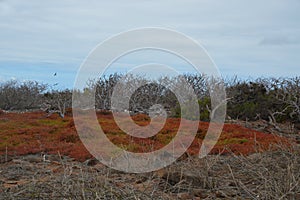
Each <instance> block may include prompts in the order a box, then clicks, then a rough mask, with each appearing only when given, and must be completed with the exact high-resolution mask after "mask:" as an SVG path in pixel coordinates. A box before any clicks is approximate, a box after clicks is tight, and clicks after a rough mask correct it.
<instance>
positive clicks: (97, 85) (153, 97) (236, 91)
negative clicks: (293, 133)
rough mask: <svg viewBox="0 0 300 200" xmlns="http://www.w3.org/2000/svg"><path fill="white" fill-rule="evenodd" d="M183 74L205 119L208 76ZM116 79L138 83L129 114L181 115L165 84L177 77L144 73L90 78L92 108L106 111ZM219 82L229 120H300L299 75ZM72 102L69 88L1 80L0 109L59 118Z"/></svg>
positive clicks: (108, 108) (208, 105)
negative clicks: (156, 110)
mask: <svg viewBox="0 0 300 200" xmlns="http://www.w3.org/2000/svg"><path fill="white" fill-rule="evenodd" d="M182 78H184V79H185V80H186V81H187V82H188V83H189V84H190V85H191V86H192V87H193V89H194V91H195V94H196V95H197V97H198V103H199V106H200V118H201V120H203V121H208V120H209V116H210V96H209V87H208V85H207V82H208V78H207V77H206V76H199V75H183V76H182ZM120 80H121V81H123V83H126V84H127V85H128V86H132V85H135V84H143V86H142V87H140V88H139V89H138V90H137V91H135V92H133V95H132V96H131V99H130V108H129V111H130V112H132V113H146V114H148V110H149V108H150V107H151V106H152V105H153V104H161V105H163V107H164V108H165V109H166V110H167V111H168V115H169V116H172V117H180V110H181V109H185V108H184V107H183V108H180V106H179V105H178V101H177V99H176V97H175V95H174V93H173V92H172V91H170V90H169V89H168V88H167V87H164V85H168V84H170V83H171V82H176V81H177V84H180V83H178V81H179V80H180V79H178V77H173V78H168V77H162V78H160V79H158V80H156V81H155V82H152V83H150V82H149V80H147V79H146V78H145V77H137V76H124V75H120V74H113V75H110V76H106V77H102V78H100V79H99V80H91V81H90V82H89V83H88V84H87V88H86V89H85V90H84V92H87V91H91V90H94V91H95V92H96V98H95V103H96V105H95V106H96V108H97V109H101V110H110V109H111V102H110V99H111V96H112V92H113V90H114V87H115V86H116V84H117V83H118V82H119V81H120ZM222 84H224V86H225V88H226V93H227V97H228V102H227V117H228V119H241V120H248V121H254V120H259V119H264V120H268V121H271V122H273V123H276V122H286V121H288V122H292V123H300V77H293V78H259V79H256V80H241V79H238V78H232V79H229V80H225V81H224V82H222ZM77 92H78V91H77ZM71 105H72V91H71V90H51V89H50V87H49V86H48V85H45V84H42V83H38V82H34V81H28V82H17V81H8V82H4V83H1V84H0V109H2V110H8V111H12V110H18V111H24V110H31V109H42V110H45V111H48V112H58V113H59V114H61V116H63V115H64V114H65V112H66V109H67V108H70V107H71Z"/></svg>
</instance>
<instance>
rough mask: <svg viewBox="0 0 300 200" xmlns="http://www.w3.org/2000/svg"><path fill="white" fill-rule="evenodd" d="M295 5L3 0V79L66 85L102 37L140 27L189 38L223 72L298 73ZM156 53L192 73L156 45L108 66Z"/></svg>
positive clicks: (210, 0) (298, 4) (238, 0)
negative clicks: (194, 41)
mask: <svg viewBox="0 0 300 200" xmlns="http://www.w3.org/2000/svg"><path fill="white" fill-rule="evenodd" d="M299 10H300V1H299V0H265V1H261V0H252V1H245V0H224V1H220V0H160V1H158V0H153V1H150V0H128V1H121V0H112V1H104V0H89V1H86V0H51V1H50V0H45V1H40V0H26V1H24V0H0V81H6V80H10V79H17V80H20V81H24V80H36V81H39V82H43V83H48V84H50V85H54V84H55V83H58V86H56V87H61V88H71V87H73V84H74V81H75V78H76V74H77V72H78V70H79V68H80V65H81V64H82V62H83V61H84V59H85V58H86V57H87V56H88V55H89V53H90V52H91V51H92V50H93V49H94V48H95V47H96V46H97V45H98V44H99V43H101V42H103V41H104V40H106V39H107V38H110V37H111V36H113V35H116V34H118V33H120V32H124V31H127V30H131V29H136V28H142V27H160V28H167V29H172V30H175V31H179V32H181V33H183V34H185V35H187V36H189V37H191V38H193V39H194V40H196V41H197V42H198V43H200V44H201V45H202V46H203V47H204V48H205V49H206V50H207V52H208V54H209V55H210V57H211V58H212V59H213V61H214V62H215V64H216V65H217V67H218V69H219V71H220V73H221V75H222V76H223V77H231V76H234V75H237V76H239V77H241V78H248V77H253V78H255V77H270V76H273V77H291V76H297V75H298V76H299V75H300V67H299V63H300V55H299V54H300V12H299ZM153 57H158V59H157V60H159V61H163V60H164V61H173V62H170V63H169V64H170V65H172V66H174V67H175V68H176V70H178V71H180V72H182V73H188V72H189V70H188V69H186V68H185V67H183V66H180V64H182V63H181V62H180V61H179V62H178V63H174V60H176V59H171V58H170V56H165V55H160V54H159V52H150V53H149V52H140V53H137V54H136V55H135V56H134V55H131V56H130V55H129V56H128V57H127V58H125V57H124V58H122V59H119V60H118V61H117V62H116V63H114V65H113V66H112V69H111V71H109V72H127V71H128V70H129V69H130V66H134V65H138V64H142V63H147V62H148V61H151V59H149V58H153ZM54 73H57V76H53V74H54Z"/></svg>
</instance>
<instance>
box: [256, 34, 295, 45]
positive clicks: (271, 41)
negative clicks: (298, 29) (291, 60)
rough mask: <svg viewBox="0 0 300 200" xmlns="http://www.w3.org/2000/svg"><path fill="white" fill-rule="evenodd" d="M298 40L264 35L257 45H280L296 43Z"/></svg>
mask: <svg viewBox="0 0 300 200" xmlns="http://www.w3.org/2000/svg"><path fill="white" fill-rule="evenodd" d="M296 44H299V41H297V40H296V39H291V38H289V37H284V36H281V37H280V36H279V37H265V38H263V39H262V40H261V41H260V42H259V45H262V46H266V45H267V46H268V45H271V46H281V45H296Z"/></svg>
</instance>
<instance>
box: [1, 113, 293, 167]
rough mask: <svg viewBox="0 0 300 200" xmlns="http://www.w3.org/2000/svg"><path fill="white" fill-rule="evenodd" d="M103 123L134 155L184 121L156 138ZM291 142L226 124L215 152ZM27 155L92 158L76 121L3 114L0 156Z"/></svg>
mask: <svg viewBox="0 0 300 200" xmlns="http://www.w3.org/2000/svg"><path fill="white" fill-rule="evenodd" d="M97 116H98V120H99V124H100V125H101V127H102V129H103V131H104V132H105V133H106V136H107V137H108V138H109V139H110V140H111V141H112V142H113V143H114V144H116V145H118V146H120V147H122V148H124V149H126V150H128V151H132V152H149V151H153V150H157V149H160V148H162V147H163V146H165V145H166V144H168V143H169V142H170V141H171V140H172V138H173V137H174V136H175V135H176V133H177V130H178V127H179V123H180V119H173V118H170V119H167V121H166V124H165V126H164V128H163V129H162V130H161V131H160V132H159V133H158V134H157V135H155V136H153V137H150V138H147V139H142V138H135V137H132V136H129V135H127V134H125V133H124V132H122V131H121V130H120V129H119V128H118V126H117V125H116V123H115V122H114V119H113V116H112V115H111V114H110V113H97ZM133 120H134V121H135V122H136V123H137V124H139V125H141V126H145V125H148V124H149V118H148V117H147V116H145V115H136V116H133ZM208 126H209V123H207V122H199V128H198V132H197V136H196V137H195V139H194V141H193V143H192V145H191V146H190V148H189V149H188V153H190V154H192V155H195V154H198V152H199V149H200V145H201V142H202V140H203V138H204V136H205V134H206V132H207V128H208ZM290 142H291V141H288V140H287V139H286V138H282V137H279V136H275V135H272V134H267V133H262V132H258V131H254V130H251V129H247V128H244V127H242V126H239V125H233V124H225V126H224V129H223V132H222V135H221V137H220V139H219V141H218V143H217V145H216V146H215V147H214V149H213V150H212V152H211V153H213V154H216V153H220V152H221V153H222V154H226V153H229V152H233V153H235V154H246V155H247V154H251V153H253V152H257V151H264V150H267V149H270V148H271V149H272V148H276V145H278V144H280V145H282V144H284V145H288V144H289V143H290ZM6 152H7V153H8V154H9V155H24V154H34V153H40V152H45V153H48V154H57V153H60V154H61V155H68V156H70V157H73V158H75V159H77V160H79V161H84V160H86V159H88V158H90V157H92V156H91V155H90V154H89V152H88V151H87V150H86V148H85V147H84V145H83V144H82V143H81V140H80V139H79V137H78V135H77V132H76V129H75V126H74V122H73V118H72V116H71V115H67V116H66V117H65V118H64V119H62V118H60V117H59V116H58V115H57V114H52V115H51V116H47V114H46V113H43V112H33V113H24V114H17V113H0V155H3V154H5V153H6Z"/></svg>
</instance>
